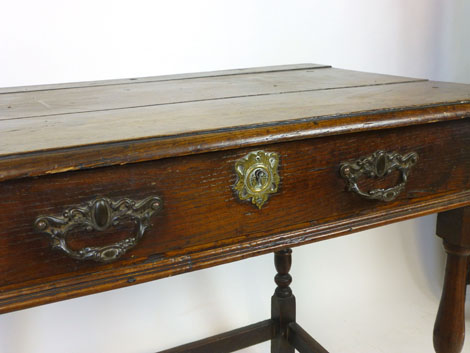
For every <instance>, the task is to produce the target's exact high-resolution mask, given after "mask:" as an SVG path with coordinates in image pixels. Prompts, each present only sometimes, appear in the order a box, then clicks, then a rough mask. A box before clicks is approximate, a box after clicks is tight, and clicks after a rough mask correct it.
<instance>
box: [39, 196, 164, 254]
mask: <svg viewBox="0 0 470 353" xmlns="http://www.w3.org/2000/svg"><path fill="white" fill-rule="evenodd" d="M161 207H162V201H161V199H160V198H159V197H157V196H151V197H147V198H146V199H144V200H141V201H134V200H130V199H127V198H124V199H121V200H118V201H112V200H110V199H108V198H106V197H100V198H96V199H94V200H92V201H89V202H87V203H85V204H84V205H80V206H78V207H72V208H69V209H66V210H65V211H64V212H63V213H62V216H41V217H38V218H37V219H36V221H35V222H34V226H35V228H36V230H38V231H39V232H42V233H46V234H48V235H49V236H50V239H51V245H52V247H53V248H59V249H62V250H63V251H65V252H66V253H67V254H68V255H70V256H71V257H73V258H74V259H77V260H95V261H99V262H110V261H114V260H116V259H118V258H119V257H121V256H122V255H123V254H124V253H126V251H127V250H129V249H130V248H132V247H134V246H135V245H136V244H137V242H138V241H139V240H140V239H141V238H142V236H143V235H144V233H145V231H146V229H147V228H148V227H149V226H150V218H151V217H152V216H153V215H154V214H155V213H156V212H157V211H159V210H160V209H161ZM124 219H131V220H133V221H134V222H135V223H136V225H137V234H136V235H135V236H131V237H129V238H126V239H124V240H121V241H118V242H116V243H114V244H110V245H106V246H102V247H84V248H82V249H80V250H73V249H71V248H70V247H69V246H68V244H67V239H66V238H67V233H68V232H69V231H70V230H72V229H84V230H86V231H93V230H95V231H104V230H106V229H109V228H110V227H112V226H116V225H118V224H119V223H120V222H121V221H122V220H124Z"/></svg>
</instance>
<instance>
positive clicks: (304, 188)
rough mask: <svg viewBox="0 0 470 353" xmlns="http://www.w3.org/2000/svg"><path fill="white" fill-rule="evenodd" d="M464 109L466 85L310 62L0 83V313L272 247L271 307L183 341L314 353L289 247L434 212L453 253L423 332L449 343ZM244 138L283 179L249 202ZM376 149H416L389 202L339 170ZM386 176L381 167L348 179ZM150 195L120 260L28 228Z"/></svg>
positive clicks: (455, 328) (121, 233)
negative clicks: (212, 334) (300, 318)
mask: <svg viewBox="0 0 470 353" xmlns="http://www.w3.org/2000/svg"><path fill="white" fill-rule="evenodd" d="M468 118H470V85H460V84H452V83H441V82H428V81H422V80H416V79H408V78H401V77H391V76H383V75H375V74H366V73H357V72H352V71H345V70H337V69H331V68H327V67H324V66H319V65H298V66H283V67H277V68H276V67H269V68H258V69H249V70H234V71H228V72H218V73H203V74H189V75H177V76H166V77H151V78H143V79H135V80H134V79H128V80H117V81H106V82H88V83H78V84H65V85H46V86H41V87H20V88H13V89H4V90H0V195H1V198H0V273H2V276H0V312H8V311H12V310H18V309H22V308H27V307H31V306H35V305H40V304H44V303H50V302H54V301H58V300H63V299H67V298H73V297H76V296H81V295H86V294H92V293H96V292H99V291H104V290H110V289H114V288H119V287H123V286H127V285H134V284H137V283H142V282H145V281H149V280H153V279H158V278H163V277H167V276H172V275H176V274H179V273H184V272H188V271H193V270H197V269H202V268H206V267H211V266H215V265H219V264H222V263H227V262H231V261H236V260H240V259H243V258H247V257H250V256H256V255H260V254H264V253H268V252H276V255H275V264H276V269H277V271H278V275H277V276H276V283H277V284H278V288H277V290H276V292H275V294H274V296H273V298H272V320H273V321H266V322H264V323H260V324H258V325H254V326H250V327H247V328H243V329H240V330H235V331H232V332H231V333H226V334H222V335H219V336H216V338H212V339H208V340H203V341H200V342H196V343H193V344H190V345H188V346H186V348H187V349H192V348H194V349H199V350H200V351H204V349H205V350H207V349H215V348H217V347H219V346H220V347H225V348H223V349H229V347H232V348H234V347H235V346H237V345H239V344H241V343H240V342H241V341H243V340H241V337H245V336H246V337H247V338H248V343H249V342H255V341H256V342H258V340H259V339H261V338H263V339H272V352H276V353H281V352H283V353H291V352H294V348H293V347H294V346H295V347H298V349H299V350H301V351H305V352H312V351H314V352H315V351H319V352H320V353H323V352H326V351H324V349H323V348H321V346H320V345H318V344H317V342H315V341H314V340H313V339H312V338H311V337H310V336H308V334H306V333H305V332H304V331H303V330H302V329H301V328H300V327H298V325H296V324H295V298H294V296H293V295H292V292H291V290H290V288H289V283H290V281H291V278H290V275H289V274H288V272H289V269H290V261H291V255H290V248H291V247H294V246H299V245H303V244H307V243H311V242H315V241H320V240H325V239H329V238H332V237H336V236H341V235H345V234H350V233H354V232H357V231H360V230H364V229H368V228H372V227H377V226H380V225H384V224H388V223H391V222H396V221H399V220H404V219H408V218H412V217H417V216H421V215H425V214H430V213H434V212H441V214H440V215H439V217H438V227H437V232H438V234H439V235H440V236H441V237H443V238H444V240H445V244H446V250H447V252H448V253H449V257H448V264H447V269H446V280H445V285H444V292H443V297H442V301H441V306H440V309H439V314H438V318H437V321H436V329H435V337H434V342H435V346H436V351H437V352H438V353H444V352H445V353H457V352H459V351H460V349H461V347H462V344H463V332H464V331H463V310H464V296H465V277H466V273H467V258H468V257H469V253H468V249H469V248H470V232H469V231H470V226H469V225H468V224H467V223H468V221H467V220H468V219H470V218H469V213H470V211H469V209H470V208H469V207H470V148H469V146H470V119H468ZM257 150H265V151H268V152H276V153H277V154H278V155H279V157H280V165H279V175H280V178H281V179H280V180H281V181H280V184H279V187H278V191H277V192H276V193H275V194H272V195H271V196H270V198H269V200H268V202H267V203H266V204H265V205H264V206H263V207H262V208H261V209H258V208H256V207H254V206H253V205H252V204H250V203H249V202H244V201H240V200H239V199H238V197H237V195H236V193H235V192H234V184H235V182H236V173H235V170H234V165H235V162H236V161H237V160H239V159H240V158H242V157H244V156H245V155H246V154H247V153H249V152H252V151H257ZM379 150H381V151H386V152H392V151H393V152H398V153H401V154H407V153H409V152H415V153H417V154H418V156H419V158H418V162H417V163H416V165H415V166H414V167H413V168H412V169H411V173H410V175H409V176H408V181H407V184H406V187H405V189H404V191H403V192H402V193H401V194H400V196H399V197H398V198H397V199H396V200H394V201H392V202H380V201H371V200H366V199H363V198H361V197H360V196H359V195H356V194H354V193H352V192H351V191H348V190H347V187H346V183H345V181H344V180H343V179H342V177H341V176H340V174H339V167H340V164H341V163H342V162H346V161H352V160H357V159H358V158H361V157H365V156H368V155H371V154H372V153H374V152H376V151H379ZM398 182H399V173H398V172H394V173H391V174H390V175H387V176H386V177H384V178H380V179H363V180H360V188H361V189H363V190H371V189H377V188H389V187H391V186H394V185H396V184H397V183H398ZM149 196H158V197H160V198H161V199H162V205H163V208H162V210H161V211H160V212H159V213H158V214H157V215H156V216H154V217H152V218H151V226H150V228H149V229H148V230H147V231H146V233H145V235H144V237H143V238H142V239H141V240H140V241H139V243H138V244H137V245H136V246H135V247H134V248H133V249H131V250H130V251H129V252H127V253H126V254H125V255H124V256H123V257H122V258H120V259H119V260H117V261H115V262H111V263H96V262H92V261H80V260H74V259H72V258H71V257H70V256H69V255H67V254H65V253H64V252H61V251H59V250H53V249H52V248H51V245H50V243H49V239H48V236H46V235H44V234H40V233H39V232H38V231H37V230H36V229H35V228H34V222H35V220H36V219H37V218H38V217H43V216H57V215H61V214H62V212H64V210H65V209H67V208H69V207H77V206H80V205H81V204H83V203H85V202H90V201H92V200H95V199H96V198H98V197H106V198H109V199H112V200H118V199H122V198H131V199H135V200H141V199H144V198H146V197H149ZM103 207H105V206H103ZM456 209H457V210H456ZM106 212H108V211H106ZM106 212H105V215H104V216H103V219H104V220H103V222H104V223H106V220H109V218H108V217H106V215H107V214H108V213H106ZM103 222H102V223H103ZM104 223H103V224H104ZM135 231H136V229H135V224H134V223H133V222H131V221H129V222H124V223H123V224H120V225H117V226H115V227H114V228H112V229H108V230H106V231H102V232H100V233H99V234H96V232H80V231H74V232H71V234H70V237H69V240H68V243H69V245H70V247H72V248H73V249H79V248H82V247H84V246H92V247H93V246H98V247H99V246H104V245H108V244H111V243H114V242H117V241H121V240H123V239H125V238H128V237H129V236H130V235H131V234H133V232H135ZM273 322H274V327H275V329H276V330H275V332H274V333H273V332H272V327H273V326H272V325H273ZM273 335H274V336H273ZM289 342H290V343H289ZM247 345H248V344H247ZM191 347H192V348H191ZM208 347H210V348H208ZM237 347H238V346H237ZM243 347H245V345H244V346H243ZM186 348H181V349H183V351H184V349H186ZM232 348H230V349H232ZM170 351H171V352H177V351H178V350H170Z"/></svg>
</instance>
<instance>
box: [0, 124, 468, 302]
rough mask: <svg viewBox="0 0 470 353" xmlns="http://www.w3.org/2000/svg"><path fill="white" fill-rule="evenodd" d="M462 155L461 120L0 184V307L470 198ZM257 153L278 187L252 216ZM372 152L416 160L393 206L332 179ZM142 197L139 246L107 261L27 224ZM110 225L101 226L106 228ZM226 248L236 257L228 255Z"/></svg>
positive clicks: (361, 182) (87, 235)
mask: <svg viewBox="0 0 470 353" xmlns="http://www.w3.org/2000/svg"><path fill="white" fill-rule="evenodd" d="M469 146H470V122H467V121H464V120H462V121H452V122H445V123H436V124H429V125H425V126H416V127H413V126H412V127H407V128H400V129H391V130H383V131H375V132H366V133H357V134H347V135H341V136H332V137H323V138H316V139H311V140H302V141H294V142H287V143H279V144H271V145H269V144H268V145H264V146H260V147H256V148H250V149H239V150H230V151H221V152H213V153H206V154H201V155H193V156H186V157H179V158H170V159H162V160H158V161H153V162H145V163H139V164H129V165H125V166H118V167H107V168H97V169H93V170H83V171H78V172H69V173H62V174H57V175H50V176H43V177H37V178H27V179H20V180H13V181H7V182H3V183H0V195H1V198H0V209H1V210H2V211H1V214H0V273H2V276H0V300H1V296H2V295H3V296H8V293H13V292H12V291H16V290H18V288H26V287H28V286H34V285H38V284H41V283H46V282H48V283H55V281H58V280H64V279H71V278H72V279H73V278H75V277H77V278H78V277H80V278H83V276H87V275H94V274H96V273H100V272H103V273H104V272H106V273H108V274H109V278H111V277H112V276H113V274H123V273H126V271H130V269H132V268H133V267H134V266H138V265H142V264H144V265H145V266H147V267H146V268H151V267H152V264H157V263H159V262H160V261H163V260H165V259H171V258H173V257H177V256H182V255H188V256H191V254H195V253H198V252H201V251H205V250H207V249H217V248H218V247H222V246H228V245H234V244H238V243H242V242H245V241H247V240H250V239H260V238H266V237H270V236H272V235H275V234H280V233H285V232H292V231H296V230H301V229H306V228H310V227H315V226H318V225H322V224H328V223H331V222H334V221H338V220H347V219H348V218H352V217H356V216H358V215H363V214H369V213H374V212H381V211H384V210H393V209H395V208H398V207H402V206H403V205H412V204H414V203H420V202H424V201H427V200H430V199H433V198H438V197H442V195H447V194H453V193H458V192H461V191H465V190H468V189H469V187H470V180H469V176H470V147H469ZM258 150H263V151H265V152H273V153H275V154H277V155H278V156H279V165H278V168H277V172H278V175H279V185H278V186H277V188H276V190H275V191H273V192H272V193H270V194H269V196H268V198H267V201H266V202H265V203H264V204H262V205H261V206H260V207H259V205H257V204H254V203H252V202H251V200H250V199H248V200H241V199H240V197H239V194H238V192H237V188H236V187H235V185H236V184H237V173H236V171H235V165H236V163H237V161H240V160H241V159H242V158H243V157H245V156H247V154H249V153H250V152H252V151H258ZM377 151H385V152H397V153H400V154H402V155H406V154H408V153H411V152H413V153H415V154H416V155H417V156H418V159H417V162H416V163H415V164H414V165H413V166H412V167H411V168H410V170H409V174H407V180H406V185H405V186H404V189H403V190H402V191H401V193H400V194H399V195H398V196H397V197H396V199H394V200H392V201H380V200H370V199H366V198H364V197H362V196H361V195H359V194H357V193H355V192H352V191H350V190H348V187H347V181H346V180H345V178H343V177H342V176H341V175H340V166H341V165H342V163H343V162H354V161H356V160H357V159H359V158H361V157H367V156H371V155H372V154H373V153H374V152H377ZM402 179H403V175H402V174H401V173H400V171H394V172H392V173H390V174H389V175H386V176H383V177H381V178H366V177H364V178H359V179H358V181H357V183H358V187H359V188H360V189H361V190H363V191H365V192H367V191H368V190H374V189H378V188H389V187H393V186H395V185H397V183H400V182H402V181H403V180H402ZM149 197H158V198H160V200H161V205H159V207H157V208H158V210H155V212H152V214H151V215H150V216H151V217H150V218H149V223H148V227H146V228H145V231H144V232H143V235H142V237H141V238H139V239H138V241H136V244H134V245H133V246H132V247H130V248H129V249H128V250H127V251H126V252H125V253H124V254H123V255H122V256H121V257H119V258H118V259H116V260H115V261H110V262H97V261H93V260H80V259H77V258H76V257H75V258H74V257H73V256H71V255H70V254H68V253H66V252H65V251H63V250H61V249H57V248H56V249H53V248H52V246H51V236H50V235H48V234H47V233H45V232H41V231H40V230H41V229H38V225H37V224H36V225H35V222H37V220H38V219H41V217H46V216H53V217H62V216H63V213H64V211H65V210H67V209H70V208H80V207H85V206H84V205H87V204H88V205H89V207H90V208H89V209H90V210H91V209H92V208H93V207H95V208H99V206H96V202H98V201H100V200H101V202H102V200H103V199H106V200H109V201H107V202H110V203H112V202H119V201H120V200H123V199H131V200H136V201H139V200H145V199H147V198H149ZM93 202H94V203H93ZM90 205H91V206H90ZM102 206H103V205H102ZM160 206H161V208H160ZM106 207H110V206H109V205H108V206H106ZM106 207H105V208H106ZM102 208H103V207H102ZM90 212H92V213H93V212H95V211H93V210H91V211H90ZM96 212H98V213H94V214H95V215H96V214H102V212H101V211H96ZM100 212H101V213H100ZM106 212H111V211H110V210H109V209H107V211H105V214H107V213H106ZM92 216H93V215H92ZM108 216H109V215H108ZM108 216H105V217H104V218H105V220H104V221H103V220H101V221H98V223H99V222H101V223H100V224H102V225H103V224H104V223H106V222H108V218H106V217H108ZM136 222H137V223H138V221H136V220H135V219H134V220H132V219H131V220H123V221H122V222H116V223H118V224H116V225H112V226H110V227H108V228H106V227H103V228H106V229H103V230H100V229H91V231H84V230H83V229H81V228H80V227H79V228H77V229H78V230H73V229H72V230H70V232H68V233H67V246H69V247H70V249H71V250H72V251H76V250H78V249H82V248H86V247H106V246H109V245H110V244H115V243H118V242H122V241H124V240H125V239H128V238H129V237H133V236H135V235H136V234H137V233H138V230H136ZM39 228H41V227H39ZM95 228H96V227H95ZM98 228H99V227H98ZM42 230H44V229H42ZM233 249H234V250H233V251H234V252H235V251H236V247H234V248H233ZM187 270H191V266H188V267H187V268H186V269H184V271H187ZM180 272H182V271H180ZM168 274H169V273H168V272H167V274H166V275H168ZM110 281H112V279H110ZM70 283H71V284H73V281H71V282H70ZM65 290H66V289H65ZM50 301H52V300H50ZM0 306H1V301H0Z"/></svg>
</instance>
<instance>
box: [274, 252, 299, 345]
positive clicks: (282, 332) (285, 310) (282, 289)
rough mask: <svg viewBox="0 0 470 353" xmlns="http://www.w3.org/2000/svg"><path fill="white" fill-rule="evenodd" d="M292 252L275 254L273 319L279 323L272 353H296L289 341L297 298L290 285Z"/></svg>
mask: <svg viewBox="0 0 470 353" xmlns="http://www.w3.org/2000/svg"><path fill="white" fill-rule="evenodd" d="M291 254H292V250H291V249H284V250H280V251H277V252H275V253H274V265H275V266H276V271H277V275H276V277H274V281H275V282H276V284H277V288H276V291H275V292H274V295H273V296H272V298H271V318H272V319H273V320H275V321H276V322H277V323H278V330H279V331H278V334H277V335H276V337H275V338H273V339H272V340H271V353H294V352H295V350H294V347H292V346H291V345H290V344H289V342H288V341H287V333H288V328H289V324H290V323H292V322H295V297H294V295H293V294H292V290H291V289H290V287H289V285H290V283H291V282H292V277H291V275H289V271H290V267H291V263H292V257H291Z"/></svg>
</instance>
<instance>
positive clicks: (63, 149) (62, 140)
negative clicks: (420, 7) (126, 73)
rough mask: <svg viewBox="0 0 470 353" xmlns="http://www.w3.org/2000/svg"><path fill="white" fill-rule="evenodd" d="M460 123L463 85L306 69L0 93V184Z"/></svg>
mask: <svg viewBox="0 0 470 353" xmlns="http://www.w3.org/2000/svg"><path fill="white" fill-rule="evenodd" d="M403 111H408V112H410V111H411V112H414V114H413V113H408V114H403ZM469 114H470V85H462V84H455V83H443V82H430V81H426V80H421V79H413V78H406V77H397V76H389V75H378V74H371V73H364V72H356V71H348V70H341V69H335V68H331V67H329V66H324V65H314V64H301V65H288V66H275V67H264V68H255V69H243V70H230V71H219V72H209V73H201V74H183V75H173V76H160V77H147V78H136V79H123V80H111V81H95V82H81V83H70V84H58V85H44V86H30V87H14V88H4V89H0V180H6V179H10V178H15V177H23V176H31V175H41V174H45V173H57V172H62V171H66V170H76V169H81V168H89V167H97V166H105V165H113V164H125V163H130V162H138V161H144V160H151V159H158V158H163V157H169V156H176V155H184V154H192V153H200V152H205V151H211V150H215V149H218V150H220V149H228V148H232V147H233V146H241V145H256V144H257V143H259V142H260V141H262V140H263V139H265V137H266V136H267V134H269V135H270V137H271V138H272V140H271V141H273V142H276V141H277V140H279V139H284V140H292V139H301V138H307V137H311V136H315V135H327V134H338V133H346V132H351V131H358V130H361V129H380V128H384V127H393V126H400V125H410V124H416V123H423V122H433V121H437V120H446V119H457V118H463V117H466V116H468V115H469ZM280 126H282V127H283V128H282V133H281V130H279V131H278V129H279V127H280ZM97 151H99V153H98V152H97Z"/></svg>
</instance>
